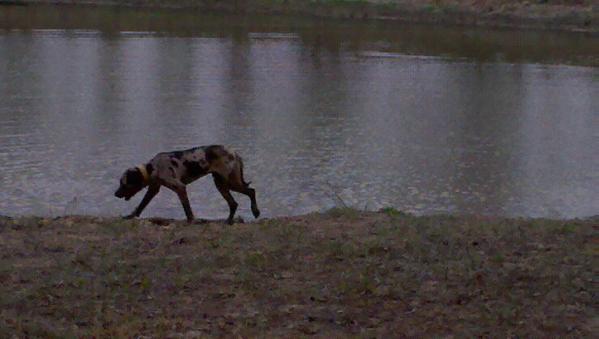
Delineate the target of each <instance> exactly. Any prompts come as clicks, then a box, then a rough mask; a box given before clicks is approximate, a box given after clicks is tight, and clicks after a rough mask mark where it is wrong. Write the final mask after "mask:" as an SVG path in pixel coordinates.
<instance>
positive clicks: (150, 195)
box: [125, 184, 160, 219]
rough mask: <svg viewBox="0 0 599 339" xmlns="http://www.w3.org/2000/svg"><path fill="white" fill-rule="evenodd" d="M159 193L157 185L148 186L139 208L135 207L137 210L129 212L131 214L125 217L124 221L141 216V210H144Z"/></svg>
mask: <svg viewBox="0 0 599 339" xmlns="http://www.w3.org/2000/svg"><path fill="white" fill-rule="evenodd" d="M159 191H160V185H159V184H158V185H151V186H149V187H148V191H147V192H146V195H144V197H143V199H142V200H141V202H140V203H139V206H137V208H136V209H135V210H134V211H133V212H131V214H129V215H128V216H126V217H125V219H132V218H135V217H139V216H140V215H141V212H143V210H144V209H145V208H146V206H148V204H149V203H150V201H152V199H154V197H155V196H156V194H158V192H159Z"/></svg>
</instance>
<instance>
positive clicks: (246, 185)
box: [237, 154, 252, 187]
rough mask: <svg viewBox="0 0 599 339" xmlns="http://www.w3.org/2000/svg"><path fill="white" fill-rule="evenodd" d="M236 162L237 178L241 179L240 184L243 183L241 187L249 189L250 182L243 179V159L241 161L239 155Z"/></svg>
mask: <svg viewBox="0 0 599 339" xmlns="http://www.w3.org/2000/svg"><path fill="white" fill-rule="evenodd" d="M237 160H239V176H240V177H241V182H242V183H243V185H244V186H245V187H249V186H250V184H251V183H252V182H251V181H248V182H246V181H245V178H244V177H243V159H241V157H240V156H239V154H238V155H237Z"/></svg>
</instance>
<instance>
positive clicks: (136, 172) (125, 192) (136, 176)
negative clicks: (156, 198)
mask: <svg viewBox="0 0 599 339" xmlns="http://www.w3.org/2000/svg"><path fill="white" fill-rule="evenodd" d="M145 186H146V184H145V180H144V175H143V174H142V172H141V170H140V169H139V168H138V167H132V168H129V169H127V170H126V171H125V173H123V175H122V176H121V181H120V185H119V189H117V190H116V192H114V196H115V197H117V198H119V199H121V198H125V200H129V199H131V197H132V196H134V195H135V194H137V192H139V191H141V190H142V189H143V188H144V187H145Z"/></svg>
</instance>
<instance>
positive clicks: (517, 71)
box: [0, 8, 599, 218]
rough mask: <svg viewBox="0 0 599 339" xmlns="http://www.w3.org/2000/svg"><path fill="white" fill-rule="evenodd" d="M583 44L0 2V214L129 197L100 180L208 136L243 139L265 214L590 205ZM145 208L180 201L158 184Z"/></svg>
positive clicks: (589, 96)
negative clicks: (341, 208)
mask: <svg viewBox="0 0 599 339" xmlns="http://www.w3.org/2000/svg"><path fill="white" fill-rule="evenodd" d="M595 46H599V44H597V40H596V38H592V37H588V36H581V35H568V34H554V33H535V32H532V33H522V32H510V31H504V32H501V31H498V32H496V31H480V30H465V29H442V28H434V27H416V26H412V27H410V26H400V25H397V24H393V25H392V24H372V23H363V24H357V25H353V26H351V25H349V24H347V23H344V22H339V23H323V22H310V21H306V20H287V21H282V20H281V19H275V20H270V21H269V20H263V19H259V18H251V19H250V18H231V17H219V16H209V17H206V16H198V15H196V14H193V15H192V14H188V13H182V12H135V11H131V10H115V9H111V10H96V11H94V10H82V9H72V10H67V9H63V11H62V12H59V13H57V12H56V10H52V9H47V8H46V9H44V10H43V11H42V10H41V9H22V8H21V9H15V8H10V9H7V8H0V214H8V215H20V214H36V215H60V214H64V213H77V214H99V215H118V214H124V213H128V212H130V211H131V210H132V209H133V208H134V207H135V205H136V204H137V203H138V201H139V200H140V199H141V197H136V199H133V200H132V201H130V202H124V201H122V200H118V199H116V198H114V197H113V192H114V190H115V189H116V186H117V184H118V178H119V176H120V174H121V172H122V171H123V170H124V169H126V168H127V167H129V166H132V165H136V164H139V163H142V162H145V161H147V160H149V159H150V158H151V157H152V156H153V155H154V154H155V153H157V152H159V151H167V150H175V149H182V148H187V147H192V146H196V145H206V144H213V143H224V144H228V145H231V146H232V147H233V148H235V149H236V150H238V151H239V153H240V154H241V155H242V156H243V157H244V158H245V161H246V171H245V172H246V179H248V180H251V181H252V182H253V183H254V186H255V187H256V189H257V191H258V202H259V204H260V205H261V209H262V210H263V212H264V214H265V215H266V216H274V215H287V214H301V213H306V212H311V211H318V210H323V209H327V208H330V207H333V206H339V205H343V204H346V205H350V206H354V207H359V208H367V209H378V208H381V207H383V206H394V207H396V208H398V209H402V210H406V211H411V212H416V213H424V214H429V213H439V212H452V213H483V214H490V215H510V216H513V215H519V216H520V215H521V216H548V217H583V216H588V215H594V214H597V213H598V211H599V190H598V188H599V157H598V156H597V150H599V109H598V107H599V82H598V81H597V80H598V76H599V71H598V69H597V68H596V67H594V66H596V65H597V61H598V55H599V53H598V52H599V51H597V47H595ZM566 64H568V65H566ZM189 190H190V199H191V201H192V206H193V208H194V210H195V212H196V215H198V216H203V217H223V216H225V215H226V213H227V205H226V203H225V202H224V200H222V198H221V197H220V195H219V194H218V192H217V191H216V189H215V188H214V187H213V184H212V180H211V179H210V178H205V179H203V180H200V181H198V182H196V183H194V184H193V185H192V186H190V188H189ZM236 197H238V201H239V202H240V205H241V206H240V207H244V208H243V209H241V210H240V211H241V214H242V215H244V216H249V215H250V213H249V210H248V207H249V201H247V199H246V198H245V197H244V196H236ZM145 215H160V216H168V217H177V218H183V211H182V209H181V207H180V206H179V202H178V200H177V198H176V196H175V194H173V193H171V192H169V191H167V190H163V191H162V192H161V194H160V195H159V196H158V197H157V199H155V200H154V201H153V202H152V203H151V204H150V206H149V207H148V209H147V212H146V213H145Z"/></svg>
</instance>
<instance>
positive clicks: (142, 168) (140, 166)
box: [137, 165, 150, 184]
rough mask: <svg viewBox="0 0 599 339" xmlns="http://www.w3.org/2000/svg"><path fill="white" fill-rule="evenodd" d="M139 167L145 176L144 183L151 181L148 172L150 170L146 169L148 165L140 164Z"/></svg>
mask: <svg viewBox="0 0 599 339" xmlns="http://www.w3.org/2000/svg"><path fill="white" fill-rule="evenodd" d="M137 169H138V170H139V171H140V172H141V176H142V177H143V178H144V184H146V183H147V182H148V181H150V175H149V174H148V170H147V169H146V165H139V166H137Z"/></svg>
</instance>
